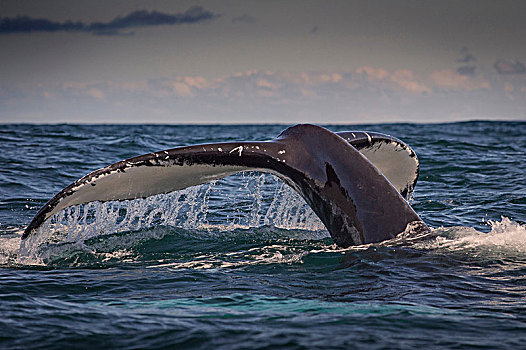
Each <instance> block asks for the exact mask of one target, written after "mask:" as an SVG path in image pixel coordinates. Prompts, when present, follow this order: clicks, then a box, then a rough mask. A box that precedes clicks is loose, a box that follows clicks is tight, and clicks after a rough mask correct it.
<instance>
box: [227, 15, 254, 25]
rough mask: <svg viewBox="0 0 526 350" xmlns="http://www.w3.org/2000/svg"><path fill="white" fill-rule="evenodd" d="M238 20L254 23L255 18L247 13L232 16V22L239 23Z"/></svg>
mask: <svg viewBox="0 0 526 350" xmlns="http://www.w3.org/2000/svg"><path fill="white" fill-rule="evenodd" d="M240 22H241V23H255V22H256V19H255V18H254V17H252V16H251V15H247V14H244V15H241V16H237V17H234V18H232V23H240Z"/></svg>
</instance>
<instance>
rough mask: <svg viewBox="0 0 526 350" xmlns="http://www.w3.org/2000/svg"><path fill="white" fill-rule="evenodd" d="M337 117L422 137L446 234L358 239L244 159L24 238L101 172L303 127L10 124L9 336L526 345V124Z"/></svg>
mask: <svg viewBox="0 0 526 350" xmlns="http://www.w3.org/2000/svg"><path fill="white" fill-rule="evenodd" d="M327 127H328V128H329V129H331V130H333V131H343V130H370V131H378V132H383V133H387V134H391V135H393V136H395V137H397V138H400V139H402V140H403V141H405V142H406V143H408V144H409V145H411V146H412V147H413V149H414V150H415V151H416V153H417V154H418V156H419V159H420V169H421V172H420V178H419V181H418V184H417V186H416V191H415V193H414V195H413V199H412V205H413V207H414V208H415V210H416V212H418V213H419V215H420V216H421V217H422V219H423V220H424V221H425V222H426V223H427V224H428V225H429V226H430V227H432V232H431V233H430V234H429V235H426V236H423V237H414V238H398V239H395V240H392V241H389V242H384V243H382V244H376V245H367V246H360V247H353V248H349V249H340V248H338V247H336V246H335V245H334V244H333V242H332V240H331V239H330V236H329V235H328V233H327V232H326V231H325V230H324V228H323V226H322V225H321V223H320V222H319V220H318V219H317V218H316V217H315V216H314V215H313V214H312V212H311V211H310V209H309V208H308V207H306V206H305V204H304V203H303V201H302V200H301V199H300V198H299V197H298V196H297V195H296V194H295V193H293V192H292V191H291V190H290V189H288V188H287V187H286V186H284V185H283V184H282V183H281V182H280V181H279V180H278V179H276V178H275V177H273V176H271V175H264V174H261V173H244V174H238V175H234V176H231V177H229V178H226V179H223V180H220V181H217V182H215V183H213V184H211V185H203V186H199V187H195V188H191V189H187V190H184V191H179V192H176V193H172V194H168V195H159V196H154V197H151V198H149V199H146V200H136V201H128V202H125V203H117V202H110V203H107V204H101V203H94V204H90V205H87V206H82V207H81V208H76V209H75V210H71V211H67V212H66V213H63V214H64V215H63V216H62V217H61V218H59V219H57V226H55V228H54V230H55V232H51V231H52V230H53V228H51V227H50V228H49V231H50V232H41V235H42V237H43V239H44V240H45V242H46V243H45V244H41V245H39V246H38V247H37V246H36V245H35V246H28V247H23V249H20V237H21V234H22V231H23V229H24V227H25V225H27V224H28V223H29V221H30V220H31V218H32V217H33V215H34V214H36V212H37V211H38V209H39V208H40V207H41V206H42V205H43V204H44V203H45V202H46V201H47V200H48V199H49V198H51V197H52V196H53V195H54V194H55V193H56V192H58V191H60V190H61V189H62V188H63V187H65V186H66V185H68V184H69V183H71V182H73V181H74V180H76V179H77V178H79V177H81V176H83V175H84V174H86V173H88V172H90V171H92V170H95V169H97V168H99V167H102V166H105V165H108V164H110V163H113V162H115V161H118V160H120V159H124V158H128V157H131V156H135V155H139V154H143V153H148V152H151V151H156V150H161V149H167V148H173V147H177V146H183V145H189V144H196V143H204V142H221V141H232V140H266V139H271V138H273V137H275V136H276V135H278V134H279V133H280V132H281V131H282V130H283V129H285V128H286V126H285V125H268V126H267V125H266V126H253V125H248V126H161V125H159V126H157V125H156V126H152V125H134V126H129V125H126V126H123V125H115V126H112V125H108V126H86V125H82V126H80V125H2V126H1V127H0V144H1V146H0V150H1V152H0V164H1V165H0V347H1V348H66V347H75V348H94V347H108V346H111V347H123V348H206V349H208V348H228V349H244V348H250V349H252V348H291V349H298V348H366V349H370V348H404V349H406V348H417V347H418V348H419V347H422V346H428V347H433V348H467V349H469V348H476V349H480V348H488V349H493V348H510V349H518V348H524V347H525V345H524V344H525V341H526V225H525V223H524V221H526V176H525V173H526V166H525V163H526V153H525V151H524V150H525V147H526V123H525V122H466V123H453V124H418V125H417V124H376V125H352V126H327ZM84 213H87V214H86V218H84V219H82V217H83V215H84ZM61 230H62V231H64V230H74V231H75V232H78V236H77V238H76V239H75V240H72V241H71V240H70V241H59V240H57V237H60V232H61ZM57 232H58V236H57Z"/></svg>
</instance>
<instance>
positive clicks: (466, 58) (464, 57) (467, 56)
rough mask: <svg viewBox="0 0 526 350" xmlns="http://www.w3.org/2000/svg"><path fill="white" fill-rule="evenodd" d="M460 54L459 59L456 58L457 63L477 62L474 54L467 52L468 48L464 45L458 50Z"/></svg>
mask: <svg viewBox="0 0 526 350" xmlns="http://www.w3.org/2000/svg"><path fill="white" fill-rule="evenodd" d="M460 55H461V57H460V58H459V59H457V62H458V63H470V62H477V59H476V58H475V56H473V55H472V54H471V52H469V49H468V48H467V47H466V46H464V47H463V48H462V49H461V50H460Z"/></svg>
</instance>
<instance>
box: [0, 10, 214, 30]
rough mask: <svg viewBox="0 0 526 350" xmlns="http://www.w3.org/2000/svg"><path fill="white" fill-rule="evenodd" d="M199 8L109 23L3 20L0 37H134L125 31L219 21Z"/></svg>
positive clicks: (141, 13)
mask: <svg viewBox="0 0 526 350" xmlns="http://www.w3.org/2000/svg"><path fill="white" fill-rule="evenodd" d="M218 16H219V15H217V14H214V13H212V12H210V11H207V10H205V9H203V8H202V7H200V6H194V7H191V8H189V9H188V10H186V11H185V12H182V13H174V14H168V13H163V12H158V11H146V10H138V11H134V12H132V13H130V14H128V15H126V16H124V17H116V18H114V19H113V20H111V21H109V22H92V23H83V22H73V21H66V22H54V21H51V20H49V19H44V18H32V17H29V16H17V17H4V18H0V34H12V33H29V32H88V33H92V34H96V35H132V34H133V33H131V32H124V33H123V32H121V31H122V30H126V29H130V28H138V27H147V26H159V25H176V24H185V23H198V22H203V21H206V20H210V19H213V18H216V17H218Z"/></svg>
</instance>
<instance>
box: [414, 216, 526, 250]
mask: <svg viewBox="0 0 526 350" xmlns="http://www.w3.org/2000/svg"><path fill="white" fill-rule="evenodd" d="M488 223H489V224H490V226H491V230H490V232H488V233H483V232H479V231H477V230H475V229H474V228H471V227H462V226H458V227H448V228H444V227H441V228H438V229H435V230H434V232H433V233H434V234H436V235H437V237H436V238H435V239H434V240H431V241H427V242H423V243H418V244H417V246H419V247H424V248H427V249H440V248H446V249H449V250H453V251H460V250H473V249H475V250H479V251H483V252H493V253H503V254H505V253H506V252H518V253H521V254H522V253H526V225H522V224H519V223H517V222H514V221H512V220H510V219H509V218H507V217H504V216H502V217H501V220H500V221H492V220H488Z"/></svg>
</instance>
